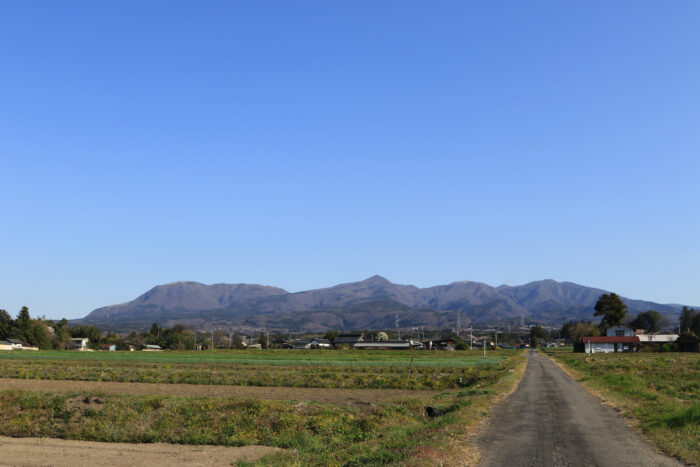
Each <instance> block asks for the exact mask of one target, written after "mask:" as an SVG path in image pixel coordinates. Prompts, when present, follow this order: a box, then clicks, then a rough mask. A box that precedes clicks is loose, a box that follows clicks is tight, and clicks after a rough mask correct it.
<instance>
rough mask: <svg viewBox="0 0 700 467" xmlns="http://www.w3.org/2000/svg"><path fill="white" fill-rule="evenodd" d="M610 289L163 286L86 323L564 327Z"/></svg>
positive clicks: (381, 281) (673, 313) (128, 326)
mask: <svg viewBox="0 0 700 467" xmlns="http://www.w3.org/2000/svg"><path fill="white" fill-rule="evenodd" d="M606 292H607V291H605V290H602V289H597V288H591V287H585V286H582V285H579V284H575V283H572V282H557V281H554V280H551V279H547V280H542V281H536V282H531V283H528V284H525V285H520V286H507V285H501V286H499V287H492V286H489V285H487V284H484V283H481V282H471V281H462V282H453V283H451V284H448V285H438V286H434V287H427V288H418V287H415V286H413V285H401V284H395V283H392V282H391V281H389V280H387V279H385V278H384V277H381V276H373V277H370V278H369V279H366V280H363V281H360V282H351V283H347V284H340V285H336V286H334V287H329V288H324V289H315V290H308V291H303V292H294V293H291V292H287V291H286V290H283V289H280V288H277V287H270V286H264V285H258V284H213V285H205V284H201V283H199V282H173V283H170V284H165V285H159V286H156V287H154V288H152V289H151V290H149V291H148V292H146V293H144V294H143V295H141V296H139V297H138V298H136V299H135V300H133V301H130V302H127V303H122V304H119V305H111V306H105V307H102V308H98V309H96V310H94V311H93V312H91V313H90V314H88V315H87V316H86V317H85V318H83V319H80V320H76V321H77V322H80V323H87V324H96V325H98V326H100V327H102V328H104V329H112V330H117V331H127V330H142V329H145V328H147V327H149V326H150V325H151V323H158V324H159V325H160V326H172V325H174V324H177V323H182V324H188V325H191V326H194V327H196V328H198V329H206V330H208V329H232V328H234V329H237V330H241V331H251V330H255V329H261V328H265V329H268V330H270V331H276V332H298V331H308V332H316V331H324V330H328V329H336V330H359V329H392V328H394V327H395V324H396V319H397V317H398V319H399V326H400V327H402V328H409V327H419V326H424V327H425V328H427V329H438V328H454V327H456V325H457V320H458V314H459V319H460V321H461V325H462V327H468V326H469V325H473V326H475V327H485V326H494V325H495V326H505V325H513V326H516V325H517V324H519V323H520V322H521V320H523V321H524V322H525V323H526V324H541V325H551V326H558V325H561V324H562V323H564V322H566V321H569V320H580V319H585V320H594V317H593V313H594V311H593V307H594V305H595V303H596V301H597V300H598V297H600V295H601V294H603V293H606ZM623 300H624V301H625V303H626V304H627V306H628V308H629V310H630V313H629V314H630V315H634V314H636V313H639V312H641V311H647V310H652V309H653V310H657V311H659V312H661V313H662V314H664V315H666V316H668V317H669V318H671V319H672V320H675V318H676V317H677V316H678V314H679V312H680V309H681V308H682V306H681V305H676V304H659V303H654V302H649V301H643V300H632V299H627V298H623Z"/></svg>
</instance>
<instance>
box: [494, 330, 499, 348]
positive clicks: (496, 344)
mask: <svg viewBox="0 0 700 467" xmlns="http://www.w3.org/2000/svg"><path fill="white" fill-rule="evenodd" d="M494 347H498V331H496V343H495V344H494Z"/></svg>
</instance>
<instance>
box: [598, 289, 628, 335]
mask: <svg viewBox="0 0 700 467" xmlns="http://www.w3.org/2000/svg"><path fill="white" fill-rule="evenodd" d="M625 315H627V305H625V302H623V301H622V299H621V298H620V296H619V295H617V294H616V293H613V292H611V293H609V294H607V293H606V294H603V295H601V296H600V298H598V302H597V303H596V304H595V313H594V314H593V316H602V318H601V320H600V327H601V329H603V330H605V329H607V328H609V327H612V326H620V325H621V324H622V322H623V321H624V320H625Z"/></svg>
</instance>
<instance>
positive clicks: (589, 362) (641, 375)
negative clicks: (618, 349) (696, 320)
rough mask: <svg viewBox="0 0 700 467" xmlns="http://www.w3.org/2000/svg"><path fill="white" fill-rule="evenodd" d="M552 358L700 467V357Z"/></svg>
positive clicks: (560, 355)
mask: <svg viewBox="0 0 700 467" xmlns="http://www.w3.org/2000/svg"><path fill="white" fill-rule="evenodd" d="M549 355H550V356H551V357H552V358H554V359H555V361H557V362H559V363H562V364H563V366H564V367H565V368H567V369H568V370H569V371H570V373H572V374H573V376H574V377H576V378H577V379H578V380H579V381H580V382H582V383H583V385H584V386H585V387H587V388H588V389H589V390H591V391H592V392H594V393H595V394H596V395H598V396H600V397H601V398H603V399H604V400H605V401H607V402H608V403H610V404H611V405H613V406H614V407H615V408H617V409H619V410H620V411H621V413H622V414H623V415H624V416H625V417H627V418H628V419H629V420H631V423H632V425H633V426H636V427H637V428H638V429H640V430H641V431H642V432H643V433H644V435H645V436H646V437H647V438H648V439H649V440H651V441H652V442H653V443H654V444H656V445H657V446H659V447H660V448H661V449H662V450H664V451H665V452H667V453H669V454H672V455H674V456H677V457H679V458H681V459H683V460H684V461H686V462H688V463H690V464H693V465H700V355H698V354H691V353H687V354H683V353H673V354H671V353H636V354H630V353H625V354H594V355H592V356H587V355H586V354H583V353H561V352H554V353H549ZM571 370H573V371H571Z"/></svg>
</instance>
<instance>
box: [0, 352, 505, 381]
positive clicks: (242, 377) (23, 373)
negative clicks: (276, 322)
mask: <svg viewBox="0 0 700 467" xmlns="http://www.w3.org/2000/svg"><path fill="white" fill-rule="evenodd" d="M512 352H514V351H496V352H491V354H490V355H489V356H487V358H486V359H484V357H483V355H482V354H480V353H479V352H478V351H461V352H410V353H407V352H386V351H362V352H358V351H345V352H343V351H340V352H336V351H323V350H321V351H319V350H316V351H291V350H283V351H277V350H254V351H251V350H244V351H235V350H234V351H213V352H209V351H201V352H159V353H145V352H66V351H63V352H61V351H45V352H4V353H0V378H22V379H61V380H80V381H114V382H139V383H172V384H176V383H177V384H223V385H236V386H281V387H282V386H283V387H318V388H347V389H357V388H374V389H411V390H420V389H454V388H459V387H463V386H465V385H467V384H469V381H470V379H471V378H474V377H477V378H482V377H488V374H489V373H492V372H493V371H494V368H496V367H495V366H494V364H496V363H498V362H500V361H501V360H502V359H504V358H506V357H507V356H508V355H510V354H511V353H512ZM409 369H410V370H411V371H410V373H409V372H408V370H409ZM475 375H479V376H475ZM460 380H461V381H462V382H461V383H460Z"/></svg>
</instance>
